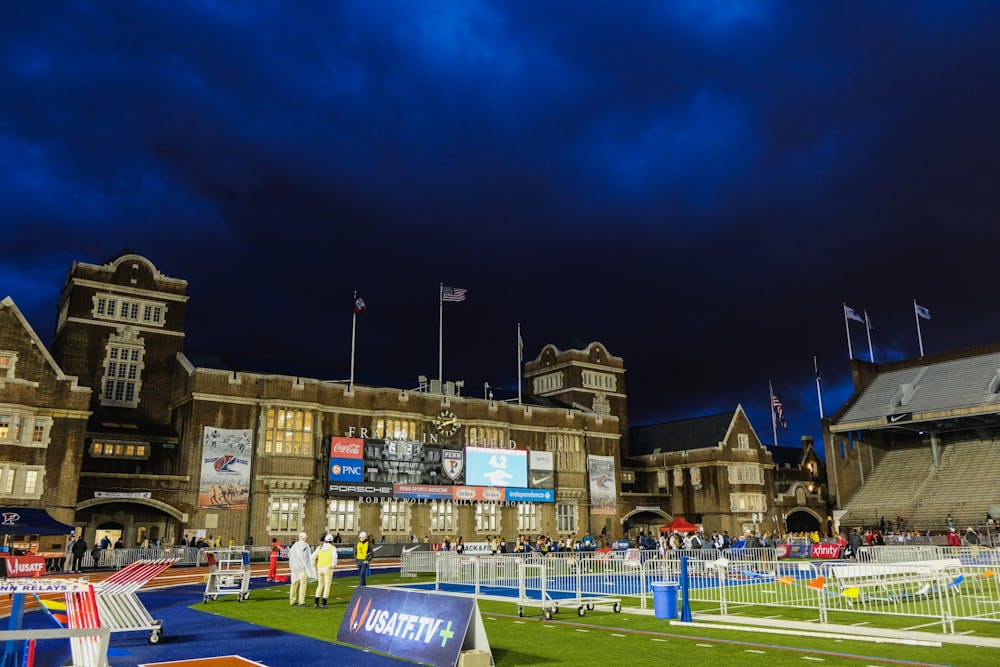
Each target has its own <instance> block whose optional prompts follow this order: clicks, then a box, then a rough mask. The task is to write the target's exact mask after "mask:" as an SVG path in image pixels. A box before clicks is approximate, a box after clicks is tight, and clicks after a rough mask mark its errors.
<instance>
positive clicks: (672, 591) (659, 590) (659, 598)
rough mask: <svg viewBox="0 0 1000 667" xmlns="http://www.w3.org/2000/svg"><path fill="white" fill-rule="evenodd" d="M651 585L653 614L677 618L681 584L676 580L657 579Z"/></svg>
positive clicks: (659, 616)
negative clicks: (678, 593) (678, 594)
mask: <svg viewBox="0 0 1000 667" xmlns="http://www.w3.org/2000/svg"><path fill="white" fill-rule="evenodd" d="M649 587H650V588H651V589H652V590H653V616H655V617H656V618H663V619H673V618H677V616H678V611H677V592H678V591H679V590H680V585H679V584H678V583H677V582H675V581H655V582H653V583H652V584H650V585H649Z"/></svg>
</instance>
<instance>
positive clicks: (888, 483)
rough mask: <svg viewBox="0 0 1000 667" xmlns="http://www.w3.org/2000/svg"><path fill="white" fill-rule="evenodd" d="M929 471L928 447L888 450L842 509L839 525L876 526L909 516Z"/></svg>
mask: <svg viewBox="0 0 1000 667" xmlns="http://www.w3.org/2000/svg"><path fill="white" fill-rule="evenodd" d="M933 468H934V460H933V458H932V457H931V450H930V447H914V448H905V449H890V450H889V451H887V452H886V454H885V456H884V457H882V461H881V462H879V463H878V465H876V466H875V470H874V471H872V472H871V473H870V474H869V475H867V476H866V478H865V483H864V484H863V485H862V487H861V488H860V489H859V490H858V492H857V493H855V494H854V497H852V498H851V500H850V502H848V503H847V505H846V506H845V509H846V510H847V515H845V517H844V518H843V519H841V525H842V526H845V527H853V526H877V525H878V522H879V517H883V516H884V517H885V518H886V519H887V520H894V519H895V518H896V516H897V515H902V516H904V517H907V516H909V515H911V514H912V511H913V505H914V501H915V499H916V498H918V497H919V496H920V494H921V493H922V488H923V486H924V485H925V484H926V483H927V481H928V477H929V476H930V475H931V471H932V470H933ZM845 522H846V524H845Z"/></svg>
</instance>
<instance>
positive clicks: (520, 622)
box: [514, 621, 526, 625]
mask: <svg viewBox="0 0 1000 667" xmlns="http://www.w3.org/2000/svg"><path fill="white" fill-rule="evenodd" d="M514 622H515V623H517V624H518V625H524V624H525V622H526V621H514Z"/></svg>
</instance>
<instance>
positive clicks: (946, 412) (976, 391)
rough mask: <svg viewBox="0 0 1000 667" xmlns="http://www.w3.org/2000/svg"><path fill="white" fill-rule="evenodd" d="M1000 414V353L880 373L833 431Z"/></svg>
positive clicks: (913, 365) (832, 428)
mask: <svg viewBox="0 0 1000 667" xmlns="http://www.w3.org/2000/svg"><path fill="white" fill-rule="evenodd" d="M997 411H1000V352H990V353H986V354H977V355H973V356H968V357H964V358H958V359H948V360H945V361H939V362H932V363H926V364H919V363H916V364H912V365H910V366H909V367H904V368H895V369H892V370H885V371H882V372H880V373H879V374H878V375H877V376H876V377H875V379H874V380H873V381H872V382H871V384H869V385H868V387H867V388H866V389H865V390H864V391H863V392H862V393H861V395H860V396H859V397H858V398H857V400H855V401H854V403H853V405H851V406H850V407H849V408H848V409H847V411H846V412H845V413H844V414H843V415H841V416H840V418H839V419H837V420H836V422H835V423H834V424H832V425H831V430H832V431H835V432H840V431H847V430H851V429H853V428H877V427H879V426H883V427H891V426H893V425H896V424H905V423H910V422H913V421H927V420H932V419H942V418H948V417H959V416H967V415H974V414H984V415H986V414H990V413H995V412H997Z"/></svg>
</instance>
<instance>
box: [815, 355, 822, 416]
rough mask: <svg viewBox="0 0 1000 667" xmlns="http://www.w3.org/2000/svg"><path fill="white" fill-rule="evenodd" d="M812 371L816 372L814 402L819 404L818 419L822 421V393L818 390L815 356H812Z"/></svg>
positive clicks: (817, 369)
mask: <svg viewBox="0 0 1000 667" xmlns="http://www.w3.org/2000/svg"><path fill="white" fill-rule="evenodd" d="M813 370H814V371H816V401H817V402H818V403H819V418H820V421H822V420H823V392H821V391H820V389H819V363H818V362H817V361H816V355H815V354H814V355H813Z"/></svg>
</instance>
